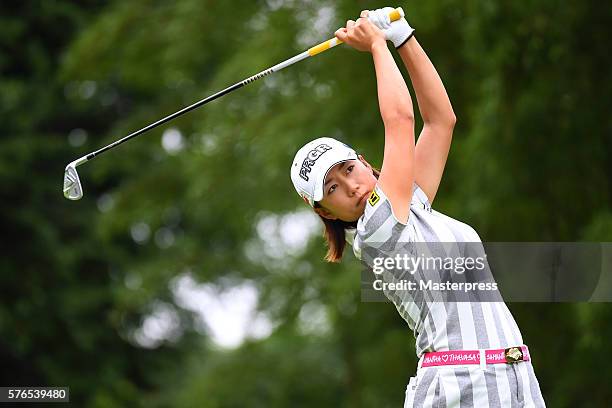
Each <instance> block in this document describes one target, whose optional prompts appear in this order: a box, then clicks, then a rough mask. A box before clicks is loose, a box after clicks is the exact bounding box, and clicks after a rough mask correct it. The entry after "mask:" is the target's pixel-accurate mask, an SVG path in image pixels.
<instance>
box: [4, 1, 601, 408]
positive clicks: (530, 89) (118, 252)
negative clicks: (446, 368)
mask: <svg viewBox="0 0 612 408" xmlns="http://www.w3.org/2000/svg"><path fill="white" fill-rule="evenodd" d="M383 5H384V4H383V3H380V2H377V3H376V5H373V4H367V5H365V4H362V3H361V2H355V1H350V0H343V1H337V2H328V1H323V0H313V1H310V2H295V1H272V0H270V1H253V2H241V3H240V4H239V5H236V4H235V3H231V2H220V1H212V0H206V1H203V0H182V1H180V2H174V3H172V2H153V1H148V0H134V1H130V2H110V3H108V4H107V3H104V2H97V1H93V0H92V1H87V2H84V3H83V2H79V5H78V6H77V5H76V3H74V2H67V1H59V2H30V3H24V4H21V5H20V6H8V5H3V6H1V7H2V13H1V14H0V16H1V17H0V47H1V49H0V69H1V70H2V71H1V72H2V75H1V76H0V115H1V116H0V118H1V119H2V124H3V130H4V136H3V137H2V138H1V139H0V155H1V160H0V183H1V184H0V185H1V186H2V187H1V194H2V200H1V202H0V205H1V206H2V211H0V214H1V215H0V217H2V219H1V220H0V223H1V225H2V228H3V232H4V234H3V235H4V236H5V239H4V240H3V241H4V245H3V246H2V251H3V256H2V257H1V258H0V259H2V261H1V265H2V269H1V271H2V273H0V277H1V278H0V279H1V282H2V285H1V286H0V287H1V291H2V303H1V305H0V328H1V329H0V330H1V331H0V334H2V339H3V340H1V342H2V351H0V356H1V358H2V362H3V363H4V364H3V370H2V384H7V385H8V384H11V385H17V384H41V385H58V386H59V385H69V386H70V387H71V392H72V398H73V401H75V402H76V403H78V404H79V406H90V407H106V406H109V407H110V406H138V405H143V406H160V407H162V406H164V407H165V406H179V407H180V406H185V407H188V406H189V407H191V406H205V407H234V406H236V407H238V406H252V407H259V406H261V407H264V406H265V407H284V406H330V407H331V406H334V407H338V406H340V407H342V406H346V407H360V406H362V407H370V406H377V407H386V406H388V407H394V406H400V404H401V403H402V401H403V398H404V395H403V390H404V389H405V385H406V383H407V381H408V378H409V377H410V376H411V375H413V373H414V370H415V365H416V357H415V356H414V339H413V335H412V333H411V332H410V330H409V329H408V328H407V326H406V325H405V323H404V322H403V321H402V320H401V319H400V318H399V316H398V315H397V313H396V311H395V309H394V307H393V306H391V305H390V304H374V303H362V302H361V301H360V297H359V295H360V294H359V289H360V287H359V273H360V270H361V267H360V265H359V263H358V262H357V261H356V260H355V259H354V257H353V256H352V254H350V253H347V255H346V259H345V261H344V262H343V263H342V264H340V265H330V264H325V263H324V262H323V261H322V257H323V255H324V246H323V240H322V238H321V237H320V236H319V235H320V234H319V230H320V226H318V227H316V228H315V229H309V228H307V227H304V228H303V229H302V230H304V229H307V230H309V231H314V235H313V236H312V238H311V239H308V240H307V241H306V244H305V245H304V246H300V245H299V244H296V245H294V246H291V245H283V244H282V243H283V242H289V241H290V239H289V238H291V237H295V236H299V235H300V234H298V233H297V232H296V231H295V230H292V229H291V228H290V226H291V225H296V224H297V225H301V226H307V225H311V224H312V222H311V221H313V217H314V216H312V215H311V214H310V212H309V210H308V209H307V208H306V207H305V206H304V204H303V203H302V201H301V200H300V199H299V198H298V197H297V195H296V194H295V193H294V192H293V186H292V185H291V182H290V179H289V175H288V169H289V165H290V163H291V160H292V158H293V155H294V153H295V151H296V150H297V149H298V148H299V147H300V146H301V145H302V144H303V143H304V142H306V141H308V140H310V139H312V138H314V137H318V136H322V135H330V136H333V137H337V138H340V139H342V140H345V141H346V142H348V143H350V144H351V145H353V146H354V147H355V148H356V149H357V150H358V151H359V152H360V153H363V154H364V156H365V157H366V158H367V159H368V160H369V161H370V162H371V163H373V164H374V165H378V166H379V165H380V164H381V162H382V146H383V126H382V121H381V119H380V116H379V114H378V103H377V99H376V83H375V76H374V70H373V66H372V63H371V57H370V56H369V55H368V54H366V53H359V52H356V51H354V50H351V49H349V48H348V47H346V46H340V47H337V48H335V49H334V50H331V51H328V52H326V53H324V54H321V55H319V56H317V57H316V58H313V59H310V60H307V61H303V62H300V63H299V64H297V65H294V66H292V67H290V68H288V69H286V70H284V71H281V72H280V73H276V74H274V75H272V76H269V77H266V78H264V79H262V80H260V81H258V82H255V83H253V84H250V85H248V86H247V87H245V88H242V89H240V90H239V91H236V92H234V93H232V94H230V95H227V96H224V97H223V98H222V99H220V100H218V101H215V102H213V103H211V104H210V105H207V106H206V107H204V108H201V109H199V110H197V111H194V112H191V113H189V114H187V115H185V116H183V117H182V118H180V119H178V120H175V121H173V122H172V123H171V124H168V125H166V126H163V127H161V128H159V129H156V130H154V131H151V132H149V133H148V134H146V135H142V136H140V137H139V139H138V140H133V141H130V142H128V143H126V144H124V145H122V146H121V147H119V148H117V149H116V150H115V151H113V152H111V153H108V154H105V155H104V156H101V157H99V158H96V159H95V162H93V163H90V164H87V165H85V166H82V167H80V168H79V173H80V175H81V179H82V182H83V185H84V189H85V197H84V198H83V199H82V200H81V201H79V202H68V201H66V200H65V199H64V198H63V197H62V196H61V191H60V185H61V175H62V169H63V167H64V166H65V164H66V163H68V162H69V161H71V160H73V159H74V158H76V157H79V156H80V155H83V154H85V153H87V152H89V151H92V150H95V149H97V148H99V147H101V146H103V145H105V144H107V143H110V142H111V141H113V140H116V139H118V138H119V137H122V136H124V135H126V134H128V133H130V132H131V131H133V130H135V129H138V128H140V127H142V126H144V125H146V124H148V123H150V122H152V121H154V120H156V119H158V118H161V117H163V116H165V115H167V114H169V113H171V112H174V111H176V110H177V109H179V108H180V107H183V106H186V105H188V104H190V103H192V102H194V101H197V100H199V99H201V98H203V97H205V96H207V95H210V94H212V93H214V92H216V91H218V90H220V89H222V88H224V87H226V86H228V85H231V84H232V83H234V82H236V81H238V80H241V79H243V78H246V77H248V76H250V75H253V74H255V73H257V72H259V71H261V70H263V69H265V68H268V67H270V66H271V65H274V64H276V63H278V62H280V61H282V60H284V59H286V58H289V57H291V56H293V55H295V54H297V53H299V52H302V51H303V50H304V49H306V48H308V47H309V46H311V45H315V44H316V43H318V42H320V41H322V40H325V39H327V38H330V37H331V36H332V35H333V32H334V31H335V29H336V28H338V27H340V26H341V25H343V24H344V22H345V21H346V19H348V18H355V17H356V16H358V15H359V11H360V10H361V9H362V8H364V7H372V8H373V7H375V6H376V7H378V6H383ZM401 5H402V6H403V7H404V9H405V11H406V13H407V16H408V19H409V21H410V22H411V24H412V25H413V26H414V27H415V28H416V30H417V31H416V35H417V38H418V39H419V41H420V42H421V44H422V45H423V47H424V48H425V50H426V51H427V52H428V54H429V56H430V58H431V59H432V60H433V62H434V64H435V66H436V67H437V69H438V72H439V73H440V75H441V77H442V78H443V81H444V83H445V86H446V89H447V91H448V93H449V95H450V98H451V101H452V103H453V107H454V109H455V113H456V115H457V117H458V123H457V126H456V128H455V134H454V142H453V147H452V149H451V155H450V158H449V162H448V165H447V170H446V173H445V178H444V179H443V182H442V185H441V187H440V190H439V193H438V195H437V198H436V207H438V208H439V209H440V210H441V211H443V212H446V213H448V214H449V215H451V216H453V217H455V218H458V219H461V220H464V221H466V222H468V223H470V224H472V225H473V226H474V227H475V228H476V229H477V231H478V232H479V233H480V235H481V237H482V238H483V240H489V241H493V240H499V241H512V240H516V241H521V240H523V241H529V240H534V241H537V240H542V241H545V240H551V241H563V240H570V241H571V240H591V241H610V238H611V236H610V231H611V229H610V227H611V226H612V221H611V220H612V212H611V210H610V199H611V196H610V195H611V187H612V184H611V177H610V165H609V157H610V153H612V152H611V144H610V141H611V140H612V139H611V130H612V123H611V119H610V115H609V112H608V111H609V109H610V106H612V103H611V102H612V101H611V100H610V98H612V96H611V95H612V89H611V87H612V78H610V75H611V73H610V70H609V66H610V65H612V61H611V57H610V53H609V52H608V49H607V48H608V44H609V42H610V41H609V40H610V28H609V27H610V26H612V15H611V14H612V9H610V7H607V6H605V3H597V2H575V1H574V2H566V3H564V4H563V5H559V3H558V2H554V1H550V0H541V1H537V2H509V1H496V2H486V1H468V2H458V1H441V2H421V3H414V4H409V3H405V4H401ZM397 61H398V62H399V63H400V64H401V61H400V59H399V58H397ZM401 68H402V71H403V72H404V73H405V74H406V72H405V70H404V68H403V67H401ZM405 77H406V78H408V75H407V74H406V75H405ZM413 95H414V94H413ZM415 106H416V104H415ZM419 127H420V126H419ZM315 221H316V220H315ZM283 237H284V241H283ZM288 237H289V238H288ZM348 252H350V249H349V250H348ZM185 274H189V276H191V277H193V278H194V279H195V280H196V281H198V282H205V283H213V284H215V285H217V287H220V288H225V287H231V286H233V285H235V284H239V283H241V282H244V281H248V282H251V283H252V284H253V285H255V286H256V287H257V289H258V291H259V295H260V301H259V308H260V310H262V311H263V312H265V313H266V314H267V316H269V318H270V319H271V320H272V321H273V322H274V331H273V333H272V334H271V335H270V336H269V337H267V338H263V339H260V340H250V341H247V342H246V343H245V344H244V345H243V346H241V347H240V348H238V349H236V350H219V349H218V348H217V347H215V346H214V345H212V344H211V342H210V340H209V338H208V336H207V334H206V330H202V329H201V328H200V329H198V324H197V316H196V315H195V314H194V313H193V311H191V310H189V309H187V308H185V307H184V306H183V305H181V304H180V302H179V301H177V298H176V296H175V294H174V292H173V290H172V288H173V285H175V284H176V278H177V277H179V276H185ZM160 308H161V309H163V310H164V311H165V312H166V313H169V314H170V315H171V316H173V319H174V322H175V326H174V330H175V336H173V337H171V338H170V339H168V340H166V341H162V342H160V343H155V344H152V345H149V346H150V347H151V348H147V347H144V346H143V344H142V342H139V341H138V334H137V333H138V329H139V327H140V326H141V325H142V324H143V322H144V321H145V319H146V317H147V315H149V314H150V313H151V312H154V311H155V310H159V309H160ZM510 309H511V310H512V312H513V314H514V315H515V317H516V319H517V321H518V323H519V326H520V327H521V329H522V332H523V336H524V339H525V342H526V343H527V344H529V345H530V347H531V350H532V355H533V356H534V365H535V368H536V373H537V374H538V377H539V380H540V384H541V387H542V390H543V392H544V395H545V398H546V400H547V402H548V403H549V405H550V406H580V405H582V403H583V401H584V398H585V395H588V396H589V397H588V399H589V400H590V401H591V402H592V406H605V402H604V401H608V400H609V399H610V397H611V395H610V390H609V387H607V383H606V382H605V381H606V378H607V376H605V375H603V374H605V373H609V371H610V370H609V369H608V368H607V367H606V365H605V361H604V360H603V359H599V358H597V356H596V354H595V353H593V351H594V350H603V349H605V348H606V346H608V344H609V341H608V339H609V338H610V334H612V333H610V329H609V328H608V327H609V325H608V324H607V322H608V321H610V318H612V308H610V307H609V305H608V304H510ZM310 310H318V311H319V312H321V313H322V314H323V315H324V316H325V317H326V318H325V319H324V320H325V321H324V323H323V324H322V328H321V327H319V328H318V329H316V328H315V329H310V330H309V329H305V328H304V327H305V326H308V323H309V320H314V318H313V314H310V313H309V311H310ZM203 332H204V333H203ZM587 393H588V394H587Z"/></svg>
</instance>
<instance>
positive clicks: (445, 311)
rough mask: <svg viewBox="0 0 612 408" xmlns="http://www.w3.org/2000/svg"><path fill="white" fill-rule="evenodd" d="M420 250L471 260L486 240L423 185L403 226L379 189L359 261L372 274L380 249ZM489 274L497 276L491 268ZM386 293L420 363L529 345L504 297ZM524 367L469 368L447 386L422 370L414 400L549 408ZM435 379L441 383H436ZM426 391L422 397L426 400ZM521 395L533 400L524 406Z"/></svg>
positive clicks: (358, 234) (389, 277) (360, 239)
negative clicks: (452, 353) (486, 371)
mask: <svg viewBox="0 0 612 408" xmlns="http://www.w3.org/2000/svg"><path fill="white" fill-rule="evenodd" d="M415 243H418V248H419V251H421V250H422V248H426V250H429V254H427V255H428V256H441V255H444V254H446V255H448V254H454V256H466V255H469V254H467V253H466V252H469V251H470V250H473V248H478V247H480V248H482V244H481V241H480V237H479V236H478V234H477V233H476V231H475V230H474V229H473V228H472V227H470V226H469V225H467V224H465V223H462V222H460V221H457V220H455V219H453V218H451V217H448V216H446V215H444V214H442V213H440V212H438V211H435V210H433V209H432V208H431V205H430V203H429V200H428V199H427V196H426V195H425V193H424V192H423V191H422V190H421V188H419V187H418V186H417V185H416V184H415V185H414V190H413V197H412V201H411V204H410V215H409V217H408V221H407V223H406V224H403V223H401V222H399V221H398V220H397V219H396V217H395V215H394V214H393V210H392V207H391V203H390V202H389V200H388V199H387V197H386V195H385V193H384V192H383V190H382V189H381V187H380V186H379V185H378V184H377V185H376V187H375V189H374V191H373V193H372V195H371V197H370V199H369V200H368V204H366V208H365V212H364V214H363V215H362V216H361V218H360V219H359V221H358V223H357V230H356V231H355V234H354V238H353V242H352V244H353V252H354V253H355V255H356V257H357V258H358V259H360V260H362V262H364V263H366V264H368V267H369V268H372V266H373V265H371V264H370V263H371V262H372V260H371V259H370V258H368V257H367V256H366V252H368V250H369V249H372V248H374V250H375V251H376V253H380V254H387V255H389V256H392V255H393V254H395V253H397V252H398V249H402V248H403V249H406V248H408V252H409V253H413V254H414V248H413V249H412V250H411V249H410V246H411V245H415ZM465 243H470V244H469V245H467V244H465ZM483 253H484V250H483ZM434 272H436V273H439V279H440V280H442V281H444V280H446V279H454V280H457V281H461V280H465V279H469V276H468V274H467V273H466V274H463V275H457V274H454V275H450V274H448V272H447V271H444V270H439V271H434ZM487 272H489V273H490V270H488V265H487ZM420 273H421V271H417V272H416V273H415V274H414V278H415V279H417V278H418V277H419V276H420V275H419V274H420ZM445 274H446V275H445ZM381 277H382V280H383V281H385V282H387V283H389V282H397V281H399V279H400V276H398V275H397V273H394V272H393V271H392V272H387V271H385V272H383V273H382V275H381ZM491 279H492V276H491ZM384 294H385V296H386V297H387V298H388V299H389V300H390V301H391V302H392V303H393V304H394V305H395V307H396V309H397V311H398V312H399V314H400V315H401V317H402V318H403V319H404V320H405V321H406V322H407V323H408V326H409V327H410V329H411V330H412V331H413V333H414V336H415V339H416V353H417V356H418V357H421V356H422V354H423V353H425V352H428V351H445V350H474V349H499V348H506V347H511V346H516V345H521V344H523V338H522V335H521V332H520V330H519V328H518V326H517V324H516V322H515V320H514V318H513V316H512V314H511V313H510V311H509V309H508V308H507V306H506V304H505V303H504V302H503V301H502V300H501V297H500V298H499V301H484V302H483V301H465V299H463V301H453V298H452V297H451V298H447V299H444V301H436V300H437V299H436V298H435V297H434V296H433V294H432V293H430V292H429V291H427V290H414V291H407V290H384ZM516 367H518V368H515V367H512V366H510V365H503V364H502V365H500V366H499V367H491V368H490V370H492V372H494V373H496V375H493V376H490V377H486V376H483V377H482V378H479V377H475V374H474V373H473V370H472V369H468V368H465V367H462V368H461V369H459V368H458V369H456V371H455V373H454V375H453V379H452V380H450V383H448V381H447V384H444V383H443V382H442V381H441V378H440V377H439V376H440V374H439V373H438V372H439V371H440V370H435V369H434V370H430V369H429V368H427V369H425V368H423V369H420V370H419V371H424V373H421V375H420V377H419V376H417V377H419V385H418V387H416V386H415V384H414V381H411V385H410V386H411V387H413V391H414V392H413V393H412V395H411V398H412V399H413V403H414V406H420V405H419V403H420V404H423V403H424V401H425V400H426V399H427V398H428V397H429V398H430V399H432V398H433V396H434V395H437V396H438V398H440V399H441V400H445V401H446V402H447V403H451V402H452V398H453V397H452V396H449V395H448V392H449V391H448V389H449V388H452V389H456V390H457V393H456V395H457V398H461V406H462V407H463V406H479V405H476V400H478V401H479V403H484V402H486V403H487V405H483V406H512V405H513V404H512V403H511V402H512V401H514V400H516V399H517V398H518V402H520V403H524V404H525V405H524V406H544V401H543V399H542V397H541V393H540V390H539V385H538V382H537V379H536V378H535V374H534V373H533V368H532V366H531V363H530V362H529V363H519V364H516ZM462 370H463V371H462ZM425 371H427V373H425ZM434 373H436V374H434ZM435 378H438V380H437V381H434V379H435ZM475 382H477V383H479V384H476V383H475ZM436 390H437V391H436ZM477 390H480V391H477ZM419 392H420V393H421V394H422V395H420V397H419ZM445 393H446V395H445ZM415 394H416V399H415ZM513 395H514V396H515V397H513ZM516 395H518V397H516ZM521 395H525V397H524V401H522V397H521ZM419 398H420V400H419ZM513 398H514V400H513ZM407 400H408V397H407ZM419 401H420V402H419ZM465 401H468V402H471V403H465ZM430 402H431V401H430ZM506 404H508V405H506ZM410 406H412V405H410ZM436 406H437V405H436Z"/></svg>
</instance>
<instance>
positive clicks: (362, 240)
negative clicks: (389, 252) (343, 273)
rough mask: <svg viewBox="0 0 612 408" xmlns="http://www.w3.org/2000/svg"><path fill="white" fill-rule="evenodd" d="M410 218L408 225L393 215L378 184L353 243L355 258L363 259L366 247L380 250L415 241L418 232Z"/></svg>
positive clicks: (358, 223)
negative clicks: (391, 244)
mask: <svg viewBox="0 0 612 408" xmlns="http://www.w3.org/2000/svg"><path fill="white" fill-rule="evenodd" d="M423 195H424V193H423ZM425 198H426V197H425ZM411 205H412V204H411ZM410 218H411V217H410V216H409V217H408V223H407V224H403V223H401V222H400V221H398V219H397V218H396V217H395V215H394V214H393V208H392V206H391V202H390V201H389V199H388V198H387V196H386V194H385V193H384V191H383V190H382V188H381V187H380V186H379V185H378V184H376V186H375V187H374V191H372V194H371V195H370V197H369V198H368V201H367V203H366V207H365V211H364V213H363V215H362V216H361V218H359V221H358V222H357V230H356V231H355V236H354V241H353V252H354V253H355V256H356V257H357V258H358V259H361V255H362V250H363V248H364V247H366V246H367V247H374V248H380V247H382V246H383V245H385V244H389V243H396V242H398V241H401V242H406V241H414V239H415V237H416V231H415V229H414V226H413V225H412V223H411V222H410Z"/></svg>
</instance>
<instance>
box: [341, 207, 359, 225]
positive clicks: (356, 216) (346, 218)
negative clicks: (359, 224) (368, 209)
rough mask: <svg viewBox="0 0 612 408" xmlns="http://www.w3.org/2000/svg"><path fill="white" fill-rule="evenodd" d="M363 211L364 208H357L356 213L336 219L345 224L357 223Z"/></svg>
mask: <svg viewBox="0 0 612 408" xmlns="http://www.w3.org/2000/svg"><path fill="white" fill-rule="evenodd" d="M364 209H365V206H364V208H361V207H360V208H357V211H355V212H354V213H351V214H345V215H343V216H342V217H338V218H339V219H340V220H342V221H345V222H354V221H357V220H358V219H359V218H361V216H362V215H363V211H364Z"/></svg>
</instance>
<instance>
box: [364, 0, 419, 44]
mask: <svg viewBox="0 0 612 408" xmlns="http://www.w3.org/2000/svg"><path fill="white" fill-rule="evenodd" d="M393 10H394V9H393V8H392V7H384V8H379V9H376V10H370V11H369V12H368V19H369V20H370V21H371V22H372V23H373V24H374V25H375V26H376V27H378V28H380V29H381V30H382V32H383V33H385V38H386V39H387V41H391V42H392V43H393V45H394V46H395V48H399V47H401V46H402V45H404V43H406V41H408V40H409V39H410V37H412V34H413V33H414V28H412V27H410V24H408V21H406V19H405V18H404V17H402V18H401V19H399V20H397V21H394V22H391V19H390V18H389V13H391V12H392V11H393Z"/></svg>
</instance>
